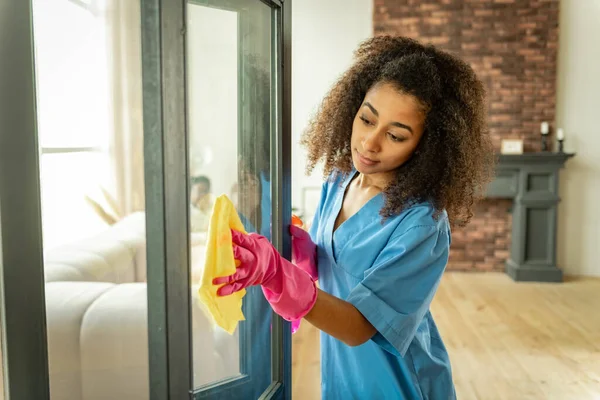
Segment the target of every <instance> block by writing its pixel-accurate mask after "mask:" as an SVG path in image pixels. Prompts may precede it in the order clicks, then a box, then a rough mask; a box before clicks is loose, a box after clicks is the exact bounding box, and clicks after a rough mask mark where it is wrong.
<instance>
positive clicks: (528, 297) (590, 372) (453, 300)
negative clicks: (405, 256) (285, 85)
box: [292, 272, 600, 400]
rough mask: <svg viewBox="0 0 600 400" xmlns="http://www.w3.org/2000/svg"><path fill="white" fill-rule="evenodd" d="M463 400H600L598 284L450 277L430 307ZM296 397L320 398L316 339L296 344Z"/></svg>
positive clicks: (308, 332)
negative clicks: (448, 354) (516, 281)
mask: <svg viewBox="0 0 600 400" xmlns="http://www.w3.org/2000/svg"><path fill="white" fill-rule="evenodd" d="M432 313H433V314H434V317H435V319H436V322H437V324H438V327H439V329H440V331H441V333H442V337H443V338H444V341H445V343H446V346H447V347H448V351H449V353H450V358H451V362H452V367H453V373H454V381H455V384H456V390H457V395H458V398H459V399H460V400H469V399H490V400H501V399H507V400H508V399H510V400H521V399H524V400H525V399H544V400H546V399H552V400H562V399H565V400H567V399H568V400H587V399H590V400H591V399H600V279H594V278H582V279H568V280H567V281H566V282H564V283H562V284H538V283H527V284H525V283H518V284H517V283H515V282H513V281H512V280H510V279H509V278H508V277H507V276H506V275H504V274H502V273H484V274H473V273H471V274H469V273H458V272H454V273H447V274H446V275H445V276H444V279H443V281H442V284H441V286H440V289H439V291H438V293H437V296H436V298H435V300H434V304H433V306H432ZM293 340H294V341H293V343H294V347H293V375H292V376H293V393H294V398H296V399H301V400H313V399H320V394H319V390H320V389H319V385H320V377H319V374H320V371H319V335H318V331H317V330H316V329H315V328H313V327H312V326H311V325H310V324H308V323H307V322H303V324H302V326H301V327H300V330H299V331H298V332H297V333H296V334H295V335H294V338H293Z"/></svg>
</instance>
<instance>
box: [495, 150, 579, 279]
mask: <svg viewBox="0 0 600 400" xmlns="http://www.w3.org/2000/svg"><path fill="white" fill-rule="evenodd" d="M573 156H574V154H570V153H550V152H547V153H546V152H540V153H524V154H519V155H504V154H502V155H499V156H498V158H497V160H498V163H497V165H496V176H495V179H494V180H493V181H492V182H491V183H490V185H489V186H488V188H487V191H486V197H487V198H503V199H507V198H509V199H513V207H512V216H513V218H512V239H511V248H510V257H509V259H508V260H507V262H506V273H507V274H508V275H509V276H510V277H511V278H513V279H514V280H515V281H537V282H561V281H562V278H563V275H562V270H560V269H559V268H558V267H557V265H556V221H557V208H558V203H559V201H560V198H559V197H558V172H559V170H560V169H561V168H562V167H563V166H564V164H565V162H566V161H567V160H568V159H569V158H571V157H573Z"/></svg>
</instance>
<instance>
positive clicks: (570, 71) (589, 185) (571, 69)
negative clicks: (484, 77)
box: [556, 0, 600, 276]
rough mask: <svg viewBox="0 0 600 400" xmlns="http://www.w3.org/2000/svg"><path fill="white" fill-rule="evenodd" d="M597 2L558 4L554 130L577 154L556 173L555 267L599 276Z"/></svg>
mask: <svg viewBox="0 0 600 400" xmlns="http://www.w3.org/2000/svg"><path fill="white" fill-rule="evenodd" d="M599 21H600V0H562V1H561V3H560V21H559V30H560V38H559V55H558V93H557V116H556V123H557V125H556V126H557V127H563V128H564V129H565V149H566V151H569V152H571V151H572V152H575V153H577V154H576V156H575V157H574V158H572V159H571V160H570V161H568V162H567V165H566V168H565V169H564V170H563V171H562V173H561V181H560V184H561V185H562V187H561V190H560V196H561V198H562V202H561V204H560V208H559V225H558V246H557V251H558V254H557V255H558V264H559V267H561V268H563V269H564V271H565V273H567V274H574V275H596V276H600V257H599V256H600V207H599V206H600V122H599V121H600V120H599V119H598V118H599V117H600V46H599V45H598V38H600V23H599Z"/></svg>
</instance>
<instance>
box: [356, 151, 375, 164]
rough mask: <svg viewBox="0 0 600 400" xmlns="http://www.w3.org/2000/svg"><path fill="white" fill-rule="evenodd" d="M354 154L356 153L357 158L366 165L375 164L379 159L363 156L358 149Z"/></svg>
mask: <svg viewBox="0 0 600 400" xmlns="http://www.w3.org/2000/svg"><path fill="white" fill-rule="evenodd" d="M356 155H358V160H359V161H360V162H361V163H362V164H364V165H367V166H372V165H375V164H377V163H378V162H379V161H375V160H371V159H370V158H367V157H364V156H363V155H362V154H360V152H359V151H358V150H356Z"/></svg>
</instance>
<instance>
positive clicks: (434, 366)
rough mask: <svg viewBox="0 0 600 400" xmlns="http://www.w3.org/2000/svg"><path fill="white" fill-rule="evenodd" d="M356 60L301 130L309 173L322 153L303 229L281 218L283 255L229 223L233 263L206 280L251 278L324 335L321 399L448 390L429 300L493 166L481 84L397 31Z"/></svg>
mask: <svg viewBox="0 0 600 400" xmlns="http://www.w3.org/2000/svg"><path fill="white" fill-rule="evenodd" d="M355 58H356V61H355V63H354V65H352V66H351V68H350V69H349V70H348V71H347V72H346V73H345V74H344V75H343V76H342V78H341V79H340V80H339V81H338V82H337V83H336V84H335V85H334V87H333V88H332V90H331V91H330V93H329V94H328V95H327V96H326V98H325V101H324V102H323V104H322V106H321V108H320V110H319V112H318V113H317V115H316V117H315V118H314V120H313V121H312V123H311V125H310V127H309V129H308V131H307V133H306V134H305V136H304V138H303V144H304V145H306V146H307V148H308V155H309V165H308V170H309V172H310V170H312V169H313V168H314V167H315V165H316V164H317V163H319V162H323V163H324V172H325V175H326V176H328V179H327V180H326V182H325V183H324V185H323V190H322V194H321V202H320V205H319V208H318V210H317V212H316V215H315V217H314V220H313V223H312V226H311V229H310V237H308V235H306V234H303V232H302V231H300V230H298V229H296V228H293V227H292V228H290V229H291V230H292V234H293V236H294V259H295V260H294V261H295V264H292V263H290V262H289V261H287V260H285V259H284V258H283V257H281V256H280V255H279V254H278V253H277V251H276V250H275V249H274V248H273V247H272V246H271V245H270V243H269V242H268V241H267V240H266V239H265V238H264V237H262V236H259V235H255V234H251V235H242V234H240V233H238V232H233V238H234V242H235V243H236V246H234V254H235V257H236V259H238V260H240V262H241V265H240V267H239V268H238V270H237V272H236V273H235V274H234V275H232V276H229V277H222V278H217V279H215V281H214V283H215V284H224V285H223V287H221V288H220V289H219V294H220V295H228V294H230V293H233V292H235V291H237V290H240V289H242V288H244V287H248V286H252V285H261V286H262V290H263V293H264V294H265V297H266V298H267V300H268V301H269V303H270V304H271V307H272V308H273V309H274V310H275V312H277V313H278V314H279V315H281V316H282V317H283V318H285V319H287V320H290V321H292V320H295V319H299V318H304V319H306V320H307V321H308V322H310V323H311V324H313V325H314V326H316V327H317V328H319V329H320V330H321V331H322V334H321V374H322V395H323V399H352V398H354V399H435V400H437V399H453V398H455V391H454V385H453V382H452V374H451V368H450V362H449V359H448V354H447V352H446V349H445V346H444V344H443V342H442V339H441V337H440V334H439V332H438V330H437V328H436V325H435V322H434V320H433V318H432V316H431V313H430V312H429V306H430V303H431V300H432V298H433V296H434V294H435V291H436V289H437V287H438V284H439V282H440V279H441V277H442V274H443V272H444V269H445V267H446V263H447V260H448V254H449V247H450V241H451V239H450V227H451V226H452V225H455V226H463V225H465V224H467V223H468V222H469V220H470V218H471V216H472V207H473V204H474V201H475V200H476V198H477V196H478V194H480V193H482V192H483V190H482V188H483V187H484V185H485V184H486V183H487V182H488V181H489V179H490V177H491V175H492V171H493V151H492V146H491V141H490V139H489V137H488V134H487V130H486V125H485V107H484V97H485V94H484V89H483V85H482V84H481V82H480V81H479V80H478V79H477V77H476V76H475V73H474V72H473V70H472V69H471V68H470V67H469V66H468V65H467V64H466V63H464V62H463V61H461V60H459V59H457V58H455V57H453V56H451V55H449V54H447V53H445V52H442V51H440V50H438V49H436V48H434V47H432V46H424V45H421V44H420V43H418V42H416V41H414V40H410V39H406V38H401V37H390V36H382V37H375V38H372V39H370V40H367V41H366V42H364V43H363V44H362V45H361V46H360V47H359V48H358V50H357V52H356V55H355ZM311 239H312V240H311ZM317 276H318V278H319V282H320V287H321V289H317V287H316V285H315V282H314V281H315V280H316V278H317Z"/></svg>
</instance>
